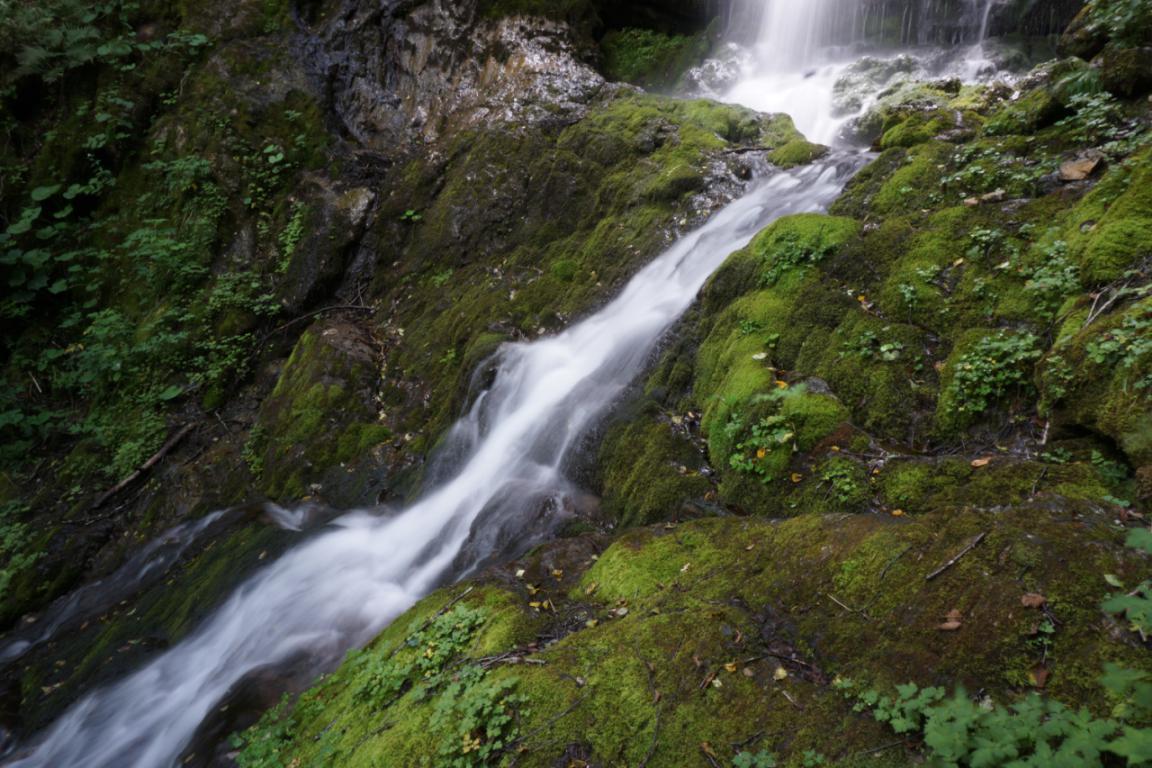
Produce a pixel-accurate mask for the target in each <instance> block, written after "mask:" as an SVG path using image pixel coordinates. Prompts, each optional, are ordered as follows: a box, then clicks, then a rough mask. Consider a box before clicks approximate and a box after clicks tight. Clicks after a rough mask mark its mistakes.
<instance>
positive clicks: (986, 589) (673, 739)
mask: <svg viewBox="0 0 1152 768" xmlns="http://www.w3.org/2000/svg"><path fill="white" fill-rule="evenodd" d="M973 542H975V544H973ZM1117 542H1118V536H1117V534H1116V532H1115V531H1114V530H1112V529H1111V528H1110V526H1109V524H1108V523H1107V521H1106V520H1105V519H1101V517H1100V516H1098V515H1094V514H1093V513H1091V512H1090V511H1088V510H1087V509H1085V508H1080V509H1079V511H1078V512H1077V511H1074V509H1073V508H1064V507H1059V506H1057V507H1047V506H1044V505H1032V506H1025V507H1018V508H1014V509H1008V510H1003V511H1000V512H999V513H995V514H992V513H976V512H954V513H951V514H938V515H928V516H924V517H918V518H914V519H913V518H908V517H907V516H906V517H904V518H903V519H892V518H889V519H884V518H881V517H876V516H859V517H855V518H852V519H848V520H844V519H843V518H840V517H822V516H813V517H807V518H803V519H797V520H791V521H785V522H771V521H762V520H740V519H711V520H702V521H698V522H694V523H691V524H684V525H680V526H665V527H662V528H660V529H645V530H639V531H635V532H633V533H631V534H628V535H626V536H625V537H623V538H622V539H620V540H619V541H617V542H616V543H614V544H613V545H612V546H611V547H609V548H608V549H607V550H606V551H603V552H601V553H599V555H598V557H597V556H596V555H595V552H589V551H588V550H587V549H580V548H573V547H572V546H571V545H570V544H567V543H566V544H564V545H563V549H561V550H558V551H557V552H556V553H555V554H554V555H550V554H549V553H548V552H547V550H545V551H543V552H541V553H538V554H537V555H536V556H535V557H534V558H533V559H530V560H529V561H527V562H525V563H522V564H516V565H512V566H509V567H507V568H505V569H501V570H499V571H497V572H494V573H493V574H492V575H491V576H490V577H489V578H488V579H487V580H486V582H485V583H484V584H483V586H479V587H477V588H473V589H472V590H470V591H467V592H465V591H464V590H463V588H462V587H459V586H458V587H453V588H449V589H447V590H443V591H441V592H438V593H435V594H434V595H432V596H430V597H429V598H427V599H426V600H424V601H422V602H421V603H419V604H418V605H417V606H416V607H415V608H414V609H413V610H412V611H410V612H409V613H408V614H407V615H406V616H404V617H402V618H401V619H399V620H398V621H397V622H395V623H394V624H393V627H392V628H391V629H390V630H388V631H387V632H386V633H385V634H384V635H382V636H381V637H380V638H379V639H378V640H377V641H376V642H375V643H374V644H373V645H372V646H371V647H370V648H369V649H368V650H366V651H365V652H364V654H362V655H357V656H356V657H355V658H353V659H352V660H350V661H349V662H348V663H346V664H345V665H344V666H343V667H342V668H341V669H340V670H339V671H337V672H336V673H335V674H333V675H332V676H331V677H329V678H326V679H325V680H323V681H322V682H320V683H319V684H318V685H317V686H316V687H315V688H314V689H313V690H312V691H309V692H307V693H305V694H304V695H303V696H302V697H301V699H300V700H299V701H298V702H297V703H296V704H295V705H294V707H293V708H291V709H280V710H277V711H276V712H275V713H273V714H271V715H269V716H268V717H266V718H265V721H264V722H263V723H262V724H261V726H260V727H258V728H257V729H254V730H252V731H249V732H247V733H245V734H243V735H242V736H241V741H242V743H247V744H248V745H250V746H249V748H250V749H251V750H253V754H256V753H257V751H258V750H261V749H263V750H267V749H268V748H269V747H274V748H275V749H276V751H277V754H278V755H279V759H280V760H281V761H283V762H286V763H287V762H291V763H293V764H298V765H300V766H310V765H314V764H319V761H320V760H321V759H333V758H334V759H337V760H338V761H339V762H340V763H341V764H342V765H348V766H358V765H372V764H374V761H376V760H378V758H379V756H380V755H388V756H389V760H391V761H392V762H393V763H394V764H396V765H400V766H422V765H427V764H431V763H432V762H433V760H432V759H431V757H430V756H431V755H436V754H440V755H444V754H457V753H459V752H460V751H461V750H463V749H464V748H465V745H464V743H463V742H462V741H461V740H460V739H461V737H460V734H459V733H458V727H457V723H456V722H453V721H451V720H449V719H445V718H444V717H443V716H442V715H438V713H443V712H445V711H447V709H448V708H449V707H450V706H452V704H451V701H452V698H451V697H459V696H465V697H468V698H472V697H483V696H492V694H491V693H485V692H491V691H500V693H499V694H498V696H497V698H495V699H492V701H493V703H494V704H497V703H498V709H497V710H496V711H499V712H505V713H507V714H508V715H509V716H510V717H511V722H512V723H513V724H514V725H511V726H505V727H501V728H500V729H498V730H490V731H488V732H487V733H485V732H484V731H483V730H482V729H473V730H472V732H471V733H470V734H469V737H468V739H469V743H472V744H479V746H480V747H483V746H485V745H488V746H490V747H491V746H495V747H496V748H497V750H499V751H498V752H497V754H499V753H500V752H501V751H505V750H506V751H508V752H513V753H514V754H515V755H516V761H517V763H518V764H520V765H526V766H552V765H555V764H557V760H561V761H568V760H571V759H573V756H577V757H576V759H580V760H583V761H585V762H591V763H595V764H605V765H635V764H639V763H646V764H648V765H653V766H668V767H673V766H694V765H697V764H699V762H700V761H701V759H703V758H702V757H701V754H704V755H709V756H711V755H715V758H714V759H715V760H717V761H720V760H723V761H725V762H727V761H730V760H731V759H732V758H733V757H734V756H735V754H736V753H737V752H739V751H741V750H742V749H752V750H754V751H759V750H760V749H765V750H767V751H769V752H771V753H773V754H775V755H776V756H777V757H778V758H780V759H782V760H784V761H786V763H787V764H789V765H791V764H795V765H800V764H801V761H802V759H803V755H804V754H805V753H806V752H808V751H809V750H811V751H813V752H818V753H820V754H822V755H824V756H825V757H826V758H827V759H829V760H832V761H835V763H836V764H838V765H858V764H859V765H864V764H867V765H875V764H876V760H875V758H872V757H868V756H867V755H868V753H870V752H871V751H872V750H874V748H875V747H876V745H877V744H884V743H886V742H887V741H890V739H891V736H890V735H885V734H884V733H883V731H882V730H881V729H880V727H879V726H878V724H876V723H875V722H874V721H873V720H872V719H871V718H870V717H868V716H866V715H861V714H859V713H857V712H855V711H854V710H853V707H852V702H850V701H848V700H847V699H846V698H845V697H844V695H843V694H842V693H841V692H840V691H838V690H836V688H835V687H834V686H833V685H832V683H833V680H834V679H836V678H837V677H851V678H853V679H856V680H858V681H861V682H863V683H864V684H865V685H867V686H869V687H874V688H878V689H881V690H887V689H889V688H890V686H892V685H894V684H897V683H904V682H909V681H911V682H916V683H918V684H920V685H930V684H937V685H944V686H945V687H947V688H952V687H955V686H958V685H963V686H965V687H966V688H967V689H968V690H981V691H983V692H984V693H985V694H986V695H987V696H990V697H991V698H992V699H993V700H994V701H996V702H997V703H1000V704H1007V703H1009V702H1011V701H1013V700H1015V699H1017V698H1019V697H1021V696H1023V695H1026V694H1027V693H1028V692H1030V691H1033V690H1036V689H1038V688H1043V689H1044V690H1045V692H1046V693H1047V694H1048V695H1051V696H1053V697H1055V698H1057V699H1063V700H1066V701H1071V702H1075V703H1076V704H1078V705H1079V704H1085V705H1087V706H1088V707H1089V708H1091V709H1094V710H1096V711H1097V712H1104V711H1106V709H1107V706H1108V704H1107V702H1106V700H1105V697H1104V696H1103V694H1102V691H1101V689H1100V688H1099V687H1098V686H1097V685H1096V684H1095V679H1096V677H1097V676H1098V675H1099V673H1100V670H1101V668H1102V665H1103V664H1104V663H1105V662H1108V661H1111V662H1117V663H1120V664H1122V665H1128V666H1133V665H1135V666H1136V667H1137V668H1140V665H1141V664H1142V663H1143V661H1142V659H1143V656H1142V651H1141V649H1139V648H1138V647H1136V644H1135V643H1134V642H1130V641H1128V640H1127V639H1126V638H1124V637H1123V636H1122V635H1115V634H1111V633H1109V632H1107V631H1105V630H1104V629H1103V628H1102V622H1106V621H1107V619H1105V617H1104V616H1103V615H1102V614H1101V612H1100V610H1099V608H1098V607H1097V606H1098V604H1099V601H1100V599H1101V597H1102V595H1103V593H1104V592H1105V591H1106V585H1104V584H1103V581H1102V580H1101V577H1100V574H1101V573H1104V572H1109V573H1117V574H1120V575H1121V577H1122V578H1124V577H1126V576H1125V575H1126V574H1129V575H1130V574H1132V573H1135V572H1136V571H1138V570H1139V568H1140V566H1139V564H1137V563H1136V562H1134V560H1133V559H1132V558H1127V557H1124V556H1122V555H1121V554H1120V550H1119V549H1118V543H1117ZM961 551H965V554H964V556H963V557H960V558H959V559H956V561H955V562H954V564H953V565H952V566H951V567H949V568H947V569H945V570H943V571H941V572H940V573H938V574H937V575H936V576H935V577H934V578H932V579H930V580H929V579H926V577H927V576H930V575H932V574H933V573H935V572H937V571H938V570H939V569H940V567H941V566H942V565H944V564H946V563H948V562H949V561H950V560H952V559H954V558H956V556H957V553H959V552H961ZM565 553H566V557H565ZM557 555H558V556H559V557H557ZM545 563H546V564H547V566H551V568H552V571H551V572H549V571H547V570H544V568H543V567H541V566H543V565H544V564H545ZM514 571H515V572H522V573H523V575H522V577H521V578H520V579H517V578H516V577H515V576H513V572H514ZM1026 594H1040V595H1042V596H1043V598H1044V601H1045V604H1046V606H1047V610H1048V611H1049V612H1050V614H1051V615H1052V616H1055V618H1056V620H1057V621H1058V623H1057V624H1055V625H1054V626H1055V627H1056V631H1055V632H1054V633H1053V634H1051V635H1043V636H1040V635H1039V633H1038V631H1037V626H1038V625H1039V624H1040V623H1042V622H1043V620H1044V617H1045V615H1047V614H1044V613H1043V612H1041V611H1040V610H1039V609H1037V608H1034V607H1031V608H1030V607H1027V605H1026V604H1025V603H1026V602H1027V601H1023V602H1022V599H1023V598H1024V596H1025V595H1026ZM460 606H463V608H460ZM452 610H457V611H459V610H463V611H468V612H473V611H474V612H476V615H478V616H479V617H480V618H479V619H477V620H478V621H479V622H481V623H480V625H479V627H478V628H476V629H473V630H470V633H471V634H470V636H466V637H468V639H467V640H465V641H464V642H463V643H462V644H461V646H460V651H459V654H460V655H459V657H458V658H459V660H458V661H457V662H456V665H457V666H456V669H458V670H461V671H462V672H461V675H462V676H461V677H460V678H458V679H464V680H469V679H475V680H477V682H474V683H465V684H464V685H463V686H462V687H461V686H456V687H444V686H443V685H442V684H441V685H437V684H436V683H434V682H433V683H431V686H432V687H431V688H430V689H428V688H426V687H419V686H418V687H417V688H414V689H410V690H407V691H406V690H405V689H404V688H401V689H400V691H399V693H398V694H397V695H396V696H395V697H393V698H391V699H389V700H385V701H382V702H379V703H369V702H368V701H366V700H365V698H364V696H365V694H364V693H363V691H365V690H370V689H366V687H365V686H367V685H369V684H370V681H371V680H372V679H373V678H372V675H373V674H375V672H374V670H376V669H380V666H379V665H381V664H387V665H389V668H391V669H395V668H397V667H398V666H401V667H402V666H403V661H404V659H405V658H406V656H405V654H409V655H413V656H418V654H419V652H420V647H419V643H420V639H421V638H423V637H424V636H425V635H424V634H422V633H426V632H427V629H425V628H426V627H428V626H430V625H431V624H433V623H434V622H436V621H437V620H438V618H437V617H438V616H439V617H449V618H448V619H439V620H440V621H445V620H454V619H452V618H451V617H452V616H453V614H452V613H451V611H452ZM950 615H951V616H957V615H958V616H959V617H960V618H959V620H958V628H954V629H952V630H951V631H946V630H944V629H941V626H942V625H943V624H945V622H946V617H948V616H950ZM561 628H562V629H561ZM542 637H549V638H553V639H551V640H550V641H547V642H542V641H541V640H539V639H538V638H542ZM406 638H416V640H415V641H414V642H415V644H416V645H417V647H416V648H408V647H406V644H405V639H406ZM470 669H479V670H487V671H486V672H484V673H483V674H482V675H481V674H480V673H479V672H472V671H468V670H470ZM426 685H427V684H426ZM368 712H372V713H373V716H365V715H366V713H368ZM380 718H384V721H385V722H387V723H391V724H392V727H390V728H380V727H379V726H378V725H377V722H378V721H379V720H380ZM502 722H506V721H503V720H502ZM473 739H475V741H473ZM497 739H499V740H500V741H499V743H498V744H497V743H496V741H497ZM269 740H272V741H271V742H269ZM907 748H908V747H907V746H900V747H899V748H898V749H896V750H895V751H892V750H889V753H888V755H887V756H886V759H887V762H881V764H882V765H903V764H907V763H908V762H909V761H911V760H913V759H914V754H912V753H911V752H908V753H906V752H904V751H903V750H904V749H907ZM322 755H323V756H324V757H323V758H322V757H321V756H322Z"/></svg>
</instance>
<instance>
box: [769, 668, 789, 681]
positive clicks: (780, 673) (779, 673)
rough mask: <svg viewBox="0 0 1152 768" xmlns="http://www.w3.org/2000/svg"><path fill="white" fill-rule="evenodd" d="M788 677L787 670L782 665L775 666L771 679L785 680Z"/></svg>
mask: <svg viewBox="0 0 1152 768" xmlns="http://www.w3.org/2000/svg"><path fill="white" fill-rule="evenodd" d="M787 678H788V670H786V669H784V667H776V671H775V672H773V673H772V679H773V680H786V679H787Z"/></svg>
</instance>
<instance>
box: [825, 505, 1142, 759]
mask: <svg viewBox="0 0 1152 768" xmlns="http://www.w3.org/2000/svg"><path fill="white" fill-rule="evenodd" d="M1127 545H1128V546H1129V547H1132V548H1134V549H1138V550H1142V551H1143V552H1145V553H1148V554H1152V530H1149V529H1147V528H1138V529H1133V530H1132V531H1130V532H1129V535H1128V540H1127ZM1105 578H1106V579H1107V580H1108V582H1109V583H1110V584H1112V585H1113V586H1117V587H1119V586H1121V585H1120V582H1119V580H1118V579H1116V577H1115V576H1111V575H1109V576H1106V577H1105ZM1102 607H1103V608H1104V610H1106V611H1109V612H1111V613H1119V614H1123V615H1124V616H1125V617H1126V618H1127V619H1128V620H1129V621H1130V622H1131V623H1132V628H1133V629H1134V630H1136V631H1138V632H1140V633H1141V634H1142V635H1144V634H1146V633H1147V632H1148V631H1149V630H1152V580H1145V581H1144V582H1143V583H1141V584H1140V586H1138V587H1137V588H1136V589H1135V590H1132V591H1131V592H1129V593H1127V594H1121V595H1114V596H1112V597H1111V598H1109V599H1108V600H1106V601H1105V602H1104V603H1103V605H1102ZM1046 624H1047V627H1046V628H1045V627H1044V626H1043V625H1042V628H1041V631H1042V633H1044V634H1042V635H1041V639H1040V640H1038V641H1037V642H1039V643H1041V644H1043V645H1044V646H1045V647H1046V645H1047V642H1048V639H1047V636H1046V635H1050V634H1051V633H1052V632H1053V631H1054V627H1053V625H1052V624H1051V622H1050V621H1048V620H1046ZM1100 683H1101V684H1102V685H1103V686H1104V687H1105V688H1106V689H1107V690H1108V691H1109V692H1110V693H1111V694H1112V695H1113V697H1114V698H1115V699H1116V700H1118V701H1119V702H1120V704H1119V705H1118V706H1117V707H1116V708H1115V709H1114V710H1113V713H1112V714H1113V716H1112V717H1109V718H1102V717H1096V716H1095V715H1093V714H1092V713H1091V712H1089V711H1088V710H1087V709H1086V708H1081V709H1078V710H1074V709H1071V708H1069V707H1067V706H1065V705H1064V704H1062V703H1060V702H1058V701H1054V700H1050V699H1045V698H1043V697H1041V696H1039V695H1037V694H1032V695H1030V696H1027V697H1025V698H1024V699H1022V700H1020V701H1018V702H1016V703H1014V704H1011V705H1009V706H1000V705H996V704H994V703H992V702H991V701H989V700H983V701H973V700H972V699H971V698H969V697H968V696H966V695H965V694H964V691H963V690H962V689H959V690H957V691H956V692H955V693H954V694H953V695H952V696H951V697H948V696H947V693H946V692H945V690H944V689H943V688H939V687H928V688H920V687H918V686H917V685H916V684H915V683H908V684H906V685H898V686H896V695H895V696H885V695H883V694H881V693H879V692H877V691H875V690H864V691H859V690H857V686H856V684H855V683H853V682H852V681H850V680H840V679H838V680H837V681H836V685H837V687H838V688H840V689H841V690H842V691H845V692H846V695H848V696H850V697H851V698H854V699H855V700H856V705H855V709H856V710H857V711H861V712H862V711H866V710H867V711H870V712H871V713H872V715H873V716H874V717H875V718H876V719H877V720H878V721H880V722H882V723H886V724H888V726H889V727H891V728H892V730H893V731H895V732H896V733H898V734H919V735H920V736H921V737H922V738H923V741H924V746H925V747H926V748H927V750H928V752H929V755H930V757H931V761H932V763H933V764H937V765H949V766H972V768H977V767H978V766H979V767H980V768H997V766H1012V767H1013V768H1017V767H1019V768H1023V767H1024V766H1035V768H1047V767H1048V766H1069V768H1071V767H1072V766H1083V765H1100V764H1101V763H1102V761H1103V760H1104V759H1105V756H1109V755H1110V756H1115V757H1117V758H1121V759H1125V760H1126V761H1127V764H1128V765H1130V766H1140V765H1149V764H1152V728H1150V727H1148V726H1147V725H1146V724H1147V722H1148V720H1149V718H1150V717H1152V675H1150V674H1149V673H1148V672H1145V671H1141V670H1132V669H1123V668H1121V667H1119V666H1117V665H1115V664H1106V665H1105V669H1104V675H1103V676H1102V677H1101V678H1100Z"/></svg>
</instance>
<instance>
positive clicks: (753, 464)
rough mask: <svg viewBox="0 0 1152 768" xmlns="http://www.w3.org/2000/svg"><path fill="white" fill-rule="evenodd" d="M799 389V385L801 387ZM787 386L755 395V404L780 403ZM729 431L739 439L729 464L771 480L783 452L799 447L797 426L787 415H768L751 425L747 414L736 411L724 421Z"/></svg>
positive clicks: (736, 468) (770, 404) (774, 476)
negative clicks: (745, 418)
mask: <svg viewBox="0 0 1152 768" xmlns="http://www.w3.org/2000/svg"><path fill="white" fill-rule="evenodd" d="M798 389H799V388H798ZM785 393H786V390H783V389H778V390H776V391H774V392H770V393H768V394H765V395H759V396H757V397H756V398H754V399H753V403H752V405H759V404H762V403H763V404H768V405H769V406H770V407H773V408H775V407H777V406H779V405H780V404H781V403H782V402H783V399H784V397H785V396H786V394H785ZM724 431H725V434H726V435H727V436H728V438H729V439H731V440H733V441H735V443H734V447H735V451H733V452H732V454H731V455H730V456H729V457H728V465H729V466H730V467H732V468H733V469H735V470H736V471H738V472H744V473H747V474H751V475H756V476H758V477H759V478H760V481H761V482H763V483H765V484H767V483H770V482H772V481H773V480H774V479H776V471H777V464H778V463H779V462H778V461H776V459H778V458H779V456H780V453H781V452H785V453H791V452H792V451H793V450H794V449H795V442H796V427H795V425H794V424H793V423H792V421H791V419H789V418H788V417H787V416H786V415H784V414H782V413H773V414H770V415H768V416H765V417H763V418H761V419H759V420H758V421H756V422H755V423H753V424H752V425H751V426H750V427H747V426H746V425H745V423H744V418H743V417H742V416H740V415H739V414H737V413H732V414H731V415H730V416H729V418H728V423H727V424H725V425H724Z"/></svg>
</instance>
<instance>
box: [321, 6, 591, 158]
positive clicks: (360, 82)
mask: <svg viewBox="0 0 1152 768" xmlns="http://www.w3.org/2000/svg"><path fill="white" fill-rule="evenodd" d="M578 44H579V41H578V39H577V38H576V36H575V34H574V32H573V30H572V28H571V27H570V26H569V25H567V24H564V23H561V22H557V21H550V20H547V19H541V18H533V19H527V18H524V17H518V16H512V17H504V18H488V17H482V16H480V15H479V13H478V10H477V4H476V2H475V0H465V2H445V1H443V0H434V1H433V2H426V3H419V4H413V3H390V4H385V6H384V7H383V8H381V7H378V6H365V5H364V4H362V3H358V2H345V3H344V5H343V6H342V7H341V8H340V10H339V11H333V12H331V13H330V14H328V15H327V16H326V17H325V18H324V20H323V21H321V22H320V23H319V24H318V27H317V31H316V40H315V41H313V43H312V54H313V56H314V57H315V58H316V59H318V63H317V64H316V65H315V66H316V67H317V69H318V72H317V74H318V75H319V76H321V77H322V78H323V79H324V80H325V82H326V86H327V89H328V91H329V92H330V93H331V94H332V104H333V107H334V109H335V111H336V113H337V114H338V115H339V116H340V118H341V120H342V122H343V125H344V127H345V129H346V130H347V131H348V133H349V134H350V136H351V137H352V138H353V139H355V140H356V141H357V142H358V143H360V144H362V145H363V146H365V147H367V148H370V149H372V150H374V151H378V152H384V153H389V154H390V153H393V152H395V151H396V149H397V148H405V147H409V146H411V145H412V144H413V143H414V142H415V143H416V144H419V143H425V142H432V141H435V140H437V139H438V138H441V137H443V136H444V135H446V134H449V133H452V132H455V131H460V130H467V129H471V128H480V127H486V128H491V127H494V126H497V125H501V124H503V125H508V126H515V127H518V128H520V129H526V128H528V127H530V126H531V125H533V124H537V123H563V122H572V121H574V120H575V119H578V118H579V116H580V115H581V114H582V110H583V108H584V107H585V105H587V103H588V102H589V101H590V100H591V99H592V98H593V97H594V96H595V95H596V94H597V93H598V92H599V91H600V89H601V88H602V87H603V85H604V83H603V79H602V78H601V77H600V76H599V75H597V74H596V72H595V71H594V70H593V69H592V68H591V67H589V66H588V65H586V64H584V63H582V62H581V61H580V60H579V56H578V54H579V51H578V50H577V46H578Z"/></svg>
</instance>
